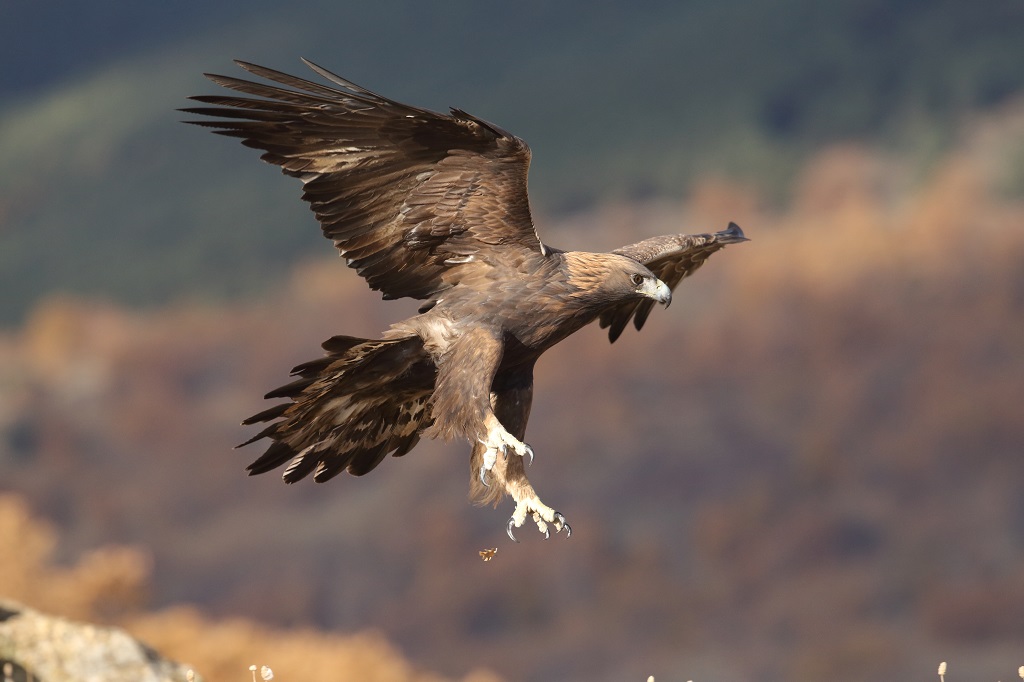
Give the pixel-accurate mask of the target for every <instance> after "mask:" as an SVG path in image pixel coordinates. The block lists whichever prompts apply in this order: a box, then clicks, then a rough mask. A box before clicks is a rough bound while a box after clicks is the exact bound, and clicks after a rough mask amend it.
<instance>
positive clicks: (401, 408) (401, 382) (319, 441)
mask: <svg viewBox="0 0 1024 682" xmlns="http://www.w3.org/2000/svg"><path fill="white" fill-rule="evenodd" d="M323 348H324V350H325V351H327V353H326V355H325V356H324V357H322V358H318V359H316V360H311V361H309V362H305V363H303V364H301V365H298V366H297V367H295V368H294V369H293V370H292V376H294V377H297V378H296V379H295V380H294V381H292V382H291V383H289V384H286V385H284V386H282V387H280V388H277V389H275V390H273V391H270V392H269V393H267V395H266V396H265V397H266V398H288V399H289V400H290V401H291V402H285V403H279V404H277V405H274V406H273V407H270V408H268V409H266V410H263V411H262V412H259V413H258V414H255V415H253V416H251V417H249V418H248V419H246V420H245V421H244V422H242V423H243V424H246V425H250V424H256V423H266V422H270V423H269V425H268V426H266V427H265V428H264V429H263V430H262V431H260V432H259V433H257V434H256V435H255V436H253V437H252V438H250V439H249V440H247V441H246V442H245V443H242V444H241V445H239V446H238V447H242V446H244V445H248V444H250V443H253V442H255V441H258V440H260V439H263V438H269V439H270V440H271V441H273V442H272V443H271V445H270V447H268V448H267V450H266V451H265V452H264V453H263V455H261V456H260V457H259V458H258V459H257V460H256V461H255V462H253V463H252V464H250V465H249V467H248V471H249V474H250V475H256V474H262V473H265V472H267V471H270V470H272V469H276V468H277V467H280V466H282V465H283V464H285V463H288V466H287V467H286V468H285V470H284V474H283V478H284V480H285V482H286V483H294V482H295V481H298V480H301V479H303V478H305V477H306V476H308V475H309V474H310V473H312V474H313V480H314V481H317V482H323V481H327V480H329V479H331V478H333V477H334V476H337V475H338V474H340V473H341V472H343V471H348V472H349V473H350V474H353V475H355V476H362V475H363V474H365V473H367V472H369V471H371V470H372V469H374V468H375V467H376V466H377V465H378V464H380V462H381V461H382V460H383V459H384V458H385V457H386V456H387V455H388V454H389V453H390V454H391V455H392V456H394V457H400V456H402V455H404V454H406V453H407V452H409V450H411V449H412V448H413V446H414V445H416V443H417V442H418V441H419V438H420V433H421V432H422V431H423V429H425V428H427V427H429V426H430V424H431V422H432V419H431V417H430V407H429V401H430V396H431V394H432V393H433V390H434V382H435V378H436V375H437V370H436V368H435V366H434V363H433V361H432V360H431V358H430V356H429V355H428V354H427V352H426V351H425V350H424V348H423V342H422V340H421V339H420V338H419V337H418V336H404V337H399V338H389V339H381V340H370V339H360V338H356V337H351V336H335V337H333V338H331V339H328V340H327V341H325V342H324V344H323Z"/></svg>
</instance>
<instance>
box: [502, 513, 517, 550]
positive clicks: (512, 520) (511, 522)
mask: <svg viewBox="0 0 1024 682" xmlns="http://www.w3.org/2000/svg"><path fill="white" fill-rule="evenodd" d="M515 522H516V520H515V517H509V520H508V526H506V527H505V532H506V533H508V536H509V537H510V538H512V542H514V543H516V544H519V540H516V536H515V535H512V526H513V525H515Z"/></svg>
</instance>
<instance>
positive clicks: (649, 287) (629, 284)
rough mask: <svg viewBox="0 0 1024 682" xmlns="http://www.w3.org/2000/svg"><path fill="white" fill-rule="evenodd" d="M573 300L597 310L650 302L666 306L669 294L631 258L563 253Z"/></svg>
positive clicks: (655, 278) (651, 273)
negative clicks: (619, 304) (636, 301)
mask: <svg viewBox="0 0 1024 682" xmlns="http://www.w3.org/2000/svg"><path fill="white" fill-rule="evenodd" d="M565 255H566V257H567V258H566V264H567V265H568V270H569V283H570V284H571V285H572V286H573V287H574V289H575V293H574V296H575V297H577V298H582V299H586V300H587V301H588V302H591V303H594V304H597V305H599V306H606V305H615V304H618V303H624V302H626V301H629V300H636V299H646V298H649V299H652V300H654V301H657V302H658V303H662V304H664V305H665V306H668V304H669V303H671V302H672V290H671V289H669V288H668V285H667V284H665V283H664V282H662V281H661V280H660V279H658V278H657V277H656V276H655V275H654V273H653V272H651V271H650V270H648V269H647V268H646V267H645V266H644V265H642V264H641V263H638V262H637V261H635V260H633V259H632V258H627V257H626V256H620V255H618V254H614V253H581V252H569V253H566V254H565Z"/></svg>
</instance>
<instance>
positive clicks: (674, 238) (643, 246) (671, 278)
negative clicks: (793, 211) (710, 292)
mask: <svg viewBox="0 0 1024 682" xmlns="http://www.w3.org/2000/svg"><path fill="white" fill-rule="evenodd" d="M745 241H747V237H746V236H745V235H744V234H743V230H741V229H740V226H739V225H737V224H736V223H729V227H727V228H726V229H724V230H722V231H721V232H716V233H714V234H670V235H665V236H663V237H651V238H650V239H645V240H644V241H642V242H637V243H636V244H630V245H629V246H623V247H622V248H620V249H615V251H613V252H612V253H617V254H619V255H622V256H626V257H628V258H632V259H633V260H635V261H638V262H640V263H642V264H644V265H646V266H647V268H648V269H649V270H650V271H651V272H653V273H654V274H655V276H656V277H657V278H658V279H660V280H661V281H662V282H664V283H665V284H667V285H668V287H669V288H670V289H672V290H673V291H675V288H676V286H677V285H678V284H679V282H681V281H682V280H683V278H685V277H689V276H690V275H692V274H693V273H694V272H695V271H696V270H697V268H699V267H700V266H701V265H703V264H704V261H706V260H707V259H708V257H709V256H711V254H713V253H714V252H715V251H718V250H719V249H721V248H723V247H724V246H725V245H726V244H735V243H736V242H745ZM653 308H654V301H652V300H650V299H645V300H643V301H632V302H630V303H624V304H622V305H619V306H616V307H614V308H610V309H609V310H606V311H605V312H604V313H602V314H601V327H602V328H604V327H610V329H609V330H608V338H609V340H610V341H611V342H612V343H614V342H615V339H617V338H619V335H620V334H622V330H623V329H625V328H626V325H627V324H628V323H629V320H630V318H633V324H634V326H636V328H637V330H640V329H642V328H643V326H644V322H646V321H647V316H648V315H650V314H651V310H652V309H653Z"/></svg>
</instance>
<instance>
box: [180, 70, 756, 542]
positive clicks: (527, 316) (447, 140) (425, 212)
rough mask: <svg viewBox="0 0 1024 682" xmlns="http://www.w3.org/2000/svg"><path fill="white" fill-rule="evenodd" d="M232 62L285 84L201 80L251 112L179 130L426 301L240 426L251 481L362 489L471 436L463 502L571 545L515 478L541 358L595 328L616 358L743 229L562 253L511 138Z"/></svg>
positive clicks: (299, 375)
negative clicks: (357, 481) (261, 178)
mask: <svg viewBox="0 0 1024 682" xmlns="http://www.w3.org/2000/svg"><path fill="white" fill-rule="evenodd" d="M303 61H305V60H303ZM236 63H237V64H238V65H239V66H241V67H242V68H243V69H245V70H246V71H248V72H250V73H252V74H254V75H256V76H259V77H262V78H264V79H266V80H269V81H272V82H273V83H276V85H270V84H267V83H256V82H252V81H248V80H243V79H240V78H232V77H229V76H218V75H213V74H206V76H207V78H209V79H210V80H211V81H213V82H214V83H216V84H218V85H221V86H223V87H225V88H229V89H231V90H234V91H237V92H241V93H244V94H245V95H250V96H249V97H240V96H228V95H202V96H197V97H192V98H190V99H192V100H195V101H198V102H201V103H203V104H205V105H212V106H201V107H190V108H187V109H182V111H185V112H187V113H189V114H195V115H199V116H212V117H215V118H214V119H203V120H199V121H188V122H189V123H195V124H197V125H201V126H208V127H211V128H213V129H214V132H216V133H219V134H221V135H228V136H231V137H238V138H241V139H242V143H243V144H244V145H246V146H248V147H254V148H256V149H260V150H262V151H263V152H264V153H263V156H262V158H263V160H264V161H267V162H269V163H272V164H275V165H278V166H280V167H281V170H282V171H283V172H284V173H286V174H288V175H291V176H294V177H296V178H298V179H299V180H301V181H302V184H303V195H302V196H303V199H305V200H306V201H307V202H309V205H310V207H311V208H312V209H313V212H314V213H315V214H316V217H317V220H319V221H320V225H321V227H322V228H323V233H324V236H326V237H327V238H328V239H330V240H332V241H333V242H334V246H335V247H337V249H338V250H339V251H340V252H341V255H342V256H343V257H344V258H345V262H346V263H347V264H348V265H349V266H350V267H352V268H355V270H356V272H358V273H359V274H360V275H361V276H362V277H364V278H365V279H366V281H367V282H368V283H369V285H370V287H371V288H373V289H375V290H377V291H380V292H382V293H383V297H384V298H385V299H395V298H401V297H404V296H408V297H411V298H414V299H420V300H423V301H424V304H423V305H422V307H420V309H419V314H418V315H415V316H413V317H411V318H409V319H407V320H403V321H402V322H398V323H396V324H394V325H392V326H391V328H390V329H388V330H387V331H386V332H385V333H384V334H383V335H382V338H380V339H377V340H372V339H361V338H354V337H351V336H335V337H333V338H331V339H328V340H327V341H326V342H324V344H323V348H324V350H325V351H326V355H325V357H322V358H320V359H317V360H312V361H310V362H306V363H303V364H301V365H299V366H298V367H296V368H295V369H293V370H292V376H294V377H296V378H295V380H294V381H292V382H291V383H289V384H288V385H286V386H282V387H281V388H278V389H276V390H273V391H271V392H270V393H268V394H267V395H266V398H268V399H272V398H284V399H288V402H283V403H280V404H277V405H274V406H273V407H271V408H269V409H266V410H264V411H263V412H260V413H259V414H256V415H254V416H252V417H249V418H248V419H246V420H245V421H244V422H243V424H256V423H269V425H268V426H266V427H265V428H264V429H263V430H262V431H260V432H259V433H257V434H256V435H255V436H253V437H252V438H251V439H250V440H248V441H246V442H245V443H243V444H242V445H248V444H249V443H252V442H254V441H257V440H260V439H262V438H268V439H270V440H271V441H272V442H271V444H270V447H268V448H267V450H266V452H264V453H263V455H262V456H261V457H259V459H257V460H256V461H255V462H253V463H252V464H250V465H249V467H248V470H249V473H250V474H261V473H264V472H266V471H270V470H271V469H275V468H277V467H279V466H281V465H283V464H287V467H286V468H285V470H284V480H285V482H287V483H294V482H295V481H298V480H300V479H302V478H305V477H306V476H308V475H309V474H312V475H313V480H314V481H317V482H323V481H326V480H328V479H330V478H333V477H334V476H336V475H338V474H339V473H341V472H343V471H348V472H349V473H350V474H353V475H355V476H361V475H363V474H365V473H367V472H368V471H371V470H372V469H373V468H374V467H376V466H377V465H378V464H380V462H381V460H383V459H384V457H386V456H387V455H388V454H391V455H392V456H394V457H400V456H402V455H404V454H406V453H407V452H409V450H411V449H412V448H413V446H414V445H416V443H417V441H419V439H420V437H421V436H426V437H428V438H435V437H438V436H440V437H443V438H445V439H450V438H453V437H459V438H465V439H467V440H468V441H469V442H470V443H471V444H472V447H473V450H472V455H471V457H470V467H471V472H472V475H471V478H470V486H471V495H472V496H473V497H474V499H476V500H478V501H480V502H493V503H497V502H498V501H500V500H501V499H502V498H503V497H504V495H506V494H507V495H511V496H512V498H513V499H514V500H515V503H516V508H515V511H514V512H513V514H512V517H511V518H510V519H509V522H508V526H507V530H508V534H509V536H510V537H512V539H513V540H515V537H514V535H513V533H512V529H513V527H516V528H518V527H520V526H522V524H523V523H524V522H525V520H526V518H527V517H528V516H529V517H532V518H533V520H534V521H535V522H536V524H537V527H538V529H539V530H540V531H541V532H543V533H544V534H545V536H546V537H547V536H549V535H550V533H549V530H548V526H549V525H552V526H554V528H555V530H556V532H557V531H561V530H562V529H565V531H566V534H567V535H568V534H570V533H571V532H572V531H571V529H570V527H569V524H567V523H566V521H565V517H564V516H562V514H560V513H558V512H557V511H555V510H554V509H552V508H551V507H549V506H548V505H546V504H544V503H543V502H541V500H540V498H538V497H537V494H536V493H535V492H534V489H533V487H532V486H531V485H530V482H529V481H528V480H527V477H526V472H525V470H524V466H523V464H524V463H523V459H524V458H525V457H529V458H530V459H531V460H532V458H533V450H532V449H531V448H530V446H529V445H527V444H526V443H524V442H523V437H524V434H525V432H526V421H527V418H528V417H529V414H530V403H531V399H532V396H533V367H534V364H535V363H536V361H537V358H538V357H540V355H541V353H543V352H544V351H545V350H547V349H548V348H550V347H551V346H553V345H554V344H556V343H558V342H559V341H561V340H562V339H564V338H565V337H567V336H569V335H570V334H572V333H573V332H575V331H576V330H578V329H580V328H581V327H583V326H584V325H587V324H589V323H590V322H592V321H594V320H600V323H601V326H602V327H609V337H610V339H611V340H612V341H615V339H616V338H618V336H619V334H621V333H622V330H623V329H624V328H625V327H626V325H627V324H628V323H629V321H630V319H632V320H633V324H634V325H635V326H636V328H637V329H640V328H641V327H642V326H643V324H644V321H645V320H646V319H647V316H648V314H649V313H650V312H651V309H652V308H653V306H654V303H662V304H664V305H666V306H667V305H668V304H669V302H670V301H671V299H672V290H673V289H674V288H675V286H676V285H677V284H679V282H680V280H682V279H683V278H684V277H687V276H689V275H690V274H692V273H693V272H694V271H695V270H696V269H697V268H699V267H700V266H701V265H702V264H703V263H704V261H705V260H707V258H708V257H709V256H710V255H711V254H712V253H714V252H715V251H718V250H719V249H721V248H722V247H723V246H725V245H726V244H733V243H736V242H741V241H745V240H746V237H744V235H743V231H742V230H741V229H740V228H739V226H737V225H736V224H734V223H730V224H729V226H728V228H727V229H725V230H723V231H721V232H716V233H714V234H698V235H682V234H681V235H667V236H663V237H654V238H652V239H647V240H644V241H642V242H639V243H637V244H632V245H630V246H624V247H622V248H621V249H616V250H615V251H612V252H611V253H586V252H580V251H562V250H559V249H556V248H553V247H551V246H548V245H546V244H544V243H543V242H541V240H540V237H539V236H538V235H537V232H536V230H535V229H534V226H533V219H532V218H531V216H530V204H529V200H528V197H527V190H526V175H527V170H528V168H529V165H530V149H529V147H527V145H526V143H525V142H523V141H522V140H521V139H519V138H518V137H516V136H514V135H512V134H510V133H508V132H506V131H504V130H502V129H501V128H499V127H498V126H496V125H494V124H492V123H488V122H487V121H484V120H481V119H479V118H476V117H475V116H472V115H470V114H467V113H466V112H464V111H462V110H460V109H452V110H451V113H450V114H441V113H436V112H433V111H428V110H426V109H420V108H418V107H413V106H409V105H406V104H401V103H399V102H395V101H393V100H389V99H387V98H385V97H381V96H380V95H377V94H375V93H373V92H370V91H369V90H366V89H365V88H362V87H359V86H358V85H356V84H355V83H352V82H351V81H348V80H345V79H344V78H341V77H339V76H336V75H335V74H332V73H330V72H329V71H327V70H325V69H323V68H321V67H319V66H316V65H315V64H313V63H311V62H308V61H305V63H306V65H307V66H309V67H310V68H311V69H313V70H314V71H315V72H317V73H318V74H319V75H320V76H322V77H324V78H325V79H327V80H328V81H330V82H331V83H333V85H334V86H336V87H333V86H327V85H323V84H320V83H315V82H312V81H309V80H306V79H303V78H298V77H295V76H290V75H288V74H285V73H281V72H279V71H274V70H272V69H268V68H265V67H262V66H257V65H255V64H249V63H246V62H241V61H239V62H236ZM282 86H283V87H282ZM239 447H241V446H239ZM510 451H511V452H512V453H514V454H515V455H516V456H514V457H509V456H508V454H509V452H510Z"/></svg>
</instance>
